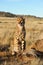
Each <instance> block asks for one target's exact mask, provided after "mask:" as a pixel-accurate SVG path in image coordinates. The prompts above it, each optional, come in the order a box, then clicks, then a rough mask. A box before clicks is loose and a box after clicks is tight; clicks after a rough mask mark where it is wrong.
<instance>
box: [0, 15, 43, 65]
mask: <svg viewBox="0 0 43 65" xmlns="http://www.w3.org/2000/svg"><path fill="white" fill-rule="evenodd" d="M16 18H17V17H0V46H1V45H6V44H7V45H8V44H10V41H11V39H12V37H13V34H14V33H15V30H16ZM24 18H25V28H26V52H28V51H29V49H30V47H31V45H32V44H34V43H35V42H36V41H37V40H39V39H43V18H37V17H34V16H24ZM24 58H25V59H26V60H24V59H23V60H21V59H18V58H15V59H14V58H13V59H12V58H11V59H9V60H7V61H6V60H5V61H1V62H0V65H43V59H40V58H38V57H36V58H33V59H32V60H30V59H28V57H24Z"/></svg>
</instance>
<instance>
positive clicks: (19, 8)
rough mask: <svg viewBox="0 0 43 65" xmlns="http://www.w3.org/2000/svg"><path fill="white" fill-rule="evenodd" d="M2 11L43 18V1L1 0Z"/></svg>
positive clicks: (0, 8) (0, 9)
mask: <svg viewBox="0 0 43 65" xmlns="http://www.w3.org/2000/svg"><path fill="white" fill-rule="evenodd" d="M0 11H5V12H11V13H14V14H24V15H25V14H26V15H34V16H37V17H38V16H39V17H43V0H0Z"/></svg>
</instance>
